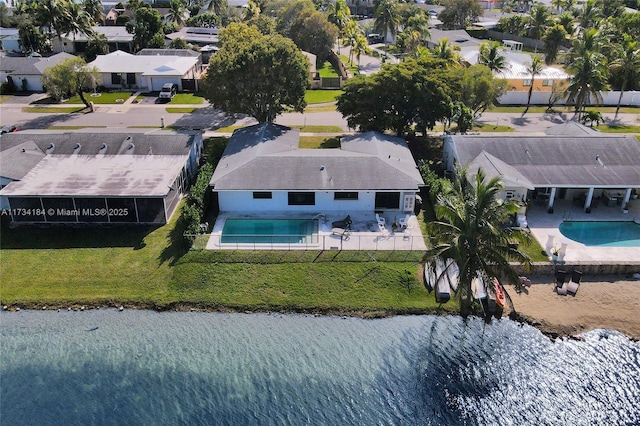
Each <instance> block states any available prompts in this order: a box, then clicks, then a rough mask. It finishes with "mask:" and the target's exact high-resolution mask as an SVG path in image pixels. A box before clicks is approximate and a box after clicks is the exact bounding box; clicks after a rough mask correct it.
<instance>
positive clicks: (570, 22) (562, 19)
mask: <svg viewBox="0 0 640 426" xmlns="http://www.w3.org/2000/svg"><path fill="white" fill-rule="evenodd" d="M575 21H576V20H575V18H574V17H573V15H572V14H571V13H569V12H565V13H563V14H562V15H560V16H558V19H557V24H558V25H562V28H564V30H565V31H566V32H567V34H568V35H569V37H573V35H574V33H575V31H576V27H575Z"/></svg>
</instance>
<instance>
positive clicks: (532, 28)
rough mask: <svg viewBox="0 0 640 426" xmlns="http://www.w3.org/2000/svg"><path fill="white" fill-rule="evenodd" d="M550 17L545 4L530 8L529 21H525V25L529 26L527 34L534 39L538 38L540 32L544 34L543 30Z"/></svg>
mask: <svg viewBox="0 0 640 426" xmlns="http://www.w3.org/2000/svg"><path fill="white" fill-rule="evenodd" d="M550 19H551V15H550V13H549V9H547V7H546V6H543V5H538V6H536V7H534V8H533V9H531V12H530V14H529V22H528V23H527V26H528V27H529V36H530V37H532V38H535V39H536V40H540V38H541V37H542V34H544V32H545V30H546V29H547V27H548V26H549V21H550Z"/></svg>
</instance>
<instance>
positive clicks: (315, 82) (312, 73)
mask: <svg viewBox="0 0 640 426" xmlns="http://www.w3.org/2000/svg"><path fill="white" fill-rule="evenodd" d="M301 52H302V54H303V55H304V56H306V57H307V60H308V61H309V63H310V64H311V66H310V67H309V82H310V83H311V88H312V89H318V88H320V87H321V86H322V79H321V77H320V73H319V72H318V68H317V67H316V62H317V61H318V57H317V56H316V55H314V54H313V53H310V52H305V51H304V50H302V51H301Z"/></svg>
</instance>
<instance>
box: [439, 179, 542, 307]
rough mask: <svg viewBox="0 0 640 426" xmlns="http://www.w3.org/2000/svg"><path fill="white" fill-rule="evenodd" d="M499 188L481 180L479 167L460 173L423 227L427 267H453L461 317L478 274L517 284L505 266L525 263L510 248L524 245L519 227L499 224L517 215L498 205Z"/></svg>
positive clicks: (526, 260)
mask: <svg viewBox="0 0 640 426" xmlns="http://www.w3.org/2000/svg"><path fill="white" fill-rule="evenodd" d="M502 190H503V185H502V183H501V182H500V180H499V179H498V178H493V179H489V180H487V178H486V176H485V174H484V172H483V170H482V169H479V170H478V172H477V173H476V174H475V175H473V177H471V176H468V175H467V172H466V170H461V171H459V172H458V176H457V178H456V179H455V180H454V181H453V184H452V190H451V191H450V192H448V193H447V194H444V195H443V194H441V195H439V196H438V197H437V200H438V201H437V205H436V209H435V211H436V218H437V219H436V220H435V221H433V222H431V223H428V224H427V228H428V231H429V235H430V236H431V245H432V248H431V249H429V250H428V251H427V259H428V267H429V268H431V270H435V263H436V262H442V261H446V260H447V259H452V260H454V261H455V262H456V263H457V265H458V268H459V276H458V289H457V291H456V292H455V298H456V300H457V301H458V303H459V307H460V314H461V315H462V316H463V317H466V316H467V315H468V314H469V313H470V311H471V307H472V304H473V292H472V287H471V283H472V281H473V280H474V279H475V278H476V277H478V276H481V277H483V278H484V279H485V280H486V281H487V282H488V283H489V282H491V280H492V279H493V278H500V277H502V276H504V277H505V278H506V280H507V282H511V283H514V284H515V285H516V286H519V285H520V279H519V277H518V273H517V271H516V269H515V268H514V267H513V266H512V264H511V262H517V263H521V264H525V265H530V259H529V258H528V257H527V256H526V255H525V254H523V253H521V252H520V251H518V249H517V248H513V246H512V245H510V242H511V241H514V240H516V241H522V242H527V241H529V237H528V235H527V234H526V233H525V232H524V231H522V230H520V229H515V228H508V227H504V226H502V225H503V224H504V223H505V222H507V221H508V217H509V215H511V214H514V213H516V212H517V211H518V206H517V205H516V204H515V203H514V202H513V201H507V202H502V200H501V199H500V197H499V194H500V192H501V191H502ZM486 287H487V292H489V293H494V291H495V290H494V289H493V286H492V285H487V286H486ZM505 292H506V291H505Z"/></svg>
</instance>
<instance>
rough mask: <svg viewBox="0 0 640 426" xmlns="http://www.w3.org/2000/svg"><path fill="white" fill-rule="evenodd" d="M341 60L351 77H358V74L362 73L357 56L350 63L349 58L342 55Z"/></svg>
mask: <svg viewBox="0 0 640 426" xmlns="http://www.w3.org/2000/svg"><path fill="white" fill-rule="evenodd" d="M340 60H341V61H342V63H343V64H344V66H345V67H347V70H349V72H350V73H351V75H353V76H355V75H358V73H359V72H360V68H358V60H357V59H356V58H355V56H354V58H353V62H349V57H348V56H345V55H340Z"/></svg>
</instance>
